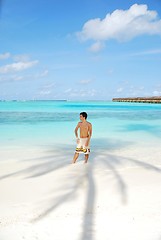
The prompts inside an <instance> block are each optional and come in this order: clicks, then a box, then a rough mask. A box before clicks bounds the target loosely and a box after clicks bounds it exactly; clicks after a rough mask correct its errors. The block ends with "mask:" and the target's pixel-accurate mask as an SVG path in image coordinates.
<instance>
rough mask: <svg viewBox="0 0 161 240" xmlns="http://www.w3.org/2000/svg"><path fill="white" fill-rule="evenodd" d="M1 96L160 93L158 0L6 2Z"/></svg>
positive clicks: (0, 3)
mask: <svg viewBox="0 0 161 240" xmlns="http://www.w3.org/2000/svg"><path fill="white" fill-rule="evenodd" d="M0 7H1V9H0V99H6V100H11V99H19V100H24V99H27V100H28V99H68V100H110V99H112V98H113V97H129V96H131V97H137V96H158V95H161V3H160V0H149V1H141V0H140V1H137V2H136V1H133V0H130V1H127V0H119V1H118V0H117V1H116V0H108V1H107V0H69V1H65V0H32V1H22V0H14V1H11V0H0Z"/></svg>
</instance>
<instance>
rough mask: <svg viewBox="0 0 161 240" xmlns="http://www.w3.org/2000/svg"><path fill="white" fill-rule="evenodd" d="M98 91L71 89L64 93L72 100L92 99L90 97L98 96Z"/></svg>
mask: <svg viewBox="0 0 161 240" xmlns="http://www.w3.org/2000/svg"><path fill="white" fill-rule="evenodd" d="M96 92H97V91H96V90H95V89H90V90H86V89H72V88H69V89H66V90H65V91H64V93H67V94H68V97H71V98H73V97H74V98H83V97H85V98H90V97H93V96H95V95H96Z"/></svg>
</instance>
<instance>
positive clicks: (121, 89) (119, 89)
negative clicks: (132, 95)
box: [116, 87, 124, 93]
mask: <svg viewBox="0 0 161 240" xmlns="http://www.w3.org/2000/svg"><path fill="white" fill-rule="evenodd" d="M123 90H124V89H123V88H122V87H120V88H118V89H117V90H116V91H117V92H118V93H120V92H122V91H123Z"/></svg>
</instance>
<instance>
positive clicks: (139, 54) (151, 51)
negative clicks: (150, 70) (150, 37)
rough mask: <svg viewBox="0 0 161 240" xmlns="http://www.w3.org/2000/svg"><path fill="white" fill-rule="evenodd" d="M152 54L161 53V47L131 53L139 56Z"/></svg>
mask: <svg viewBox="0 0 161 240" xmlns="http://www.w3.org/2000/svg"><path fill="white" fill-rule="evenodd" d="M154 54H161V49H153V50H147V51H143V52H137V53H133V54H131V55H132V56H141V55H154Z"/></svg>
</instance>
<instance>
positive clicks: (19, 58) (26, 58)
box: [13, 54, 30, 62]
mask: <svg viewBox="0 0 161 240" xmlns="http://www.w3.org/2000/svg"><path fill="white" fill-rule="evenodd" d="M13 60H14V61H15V62H28V61H29V60H30V57H29V55H27V54H20V55H15V56H13Z"/></svg>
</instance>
